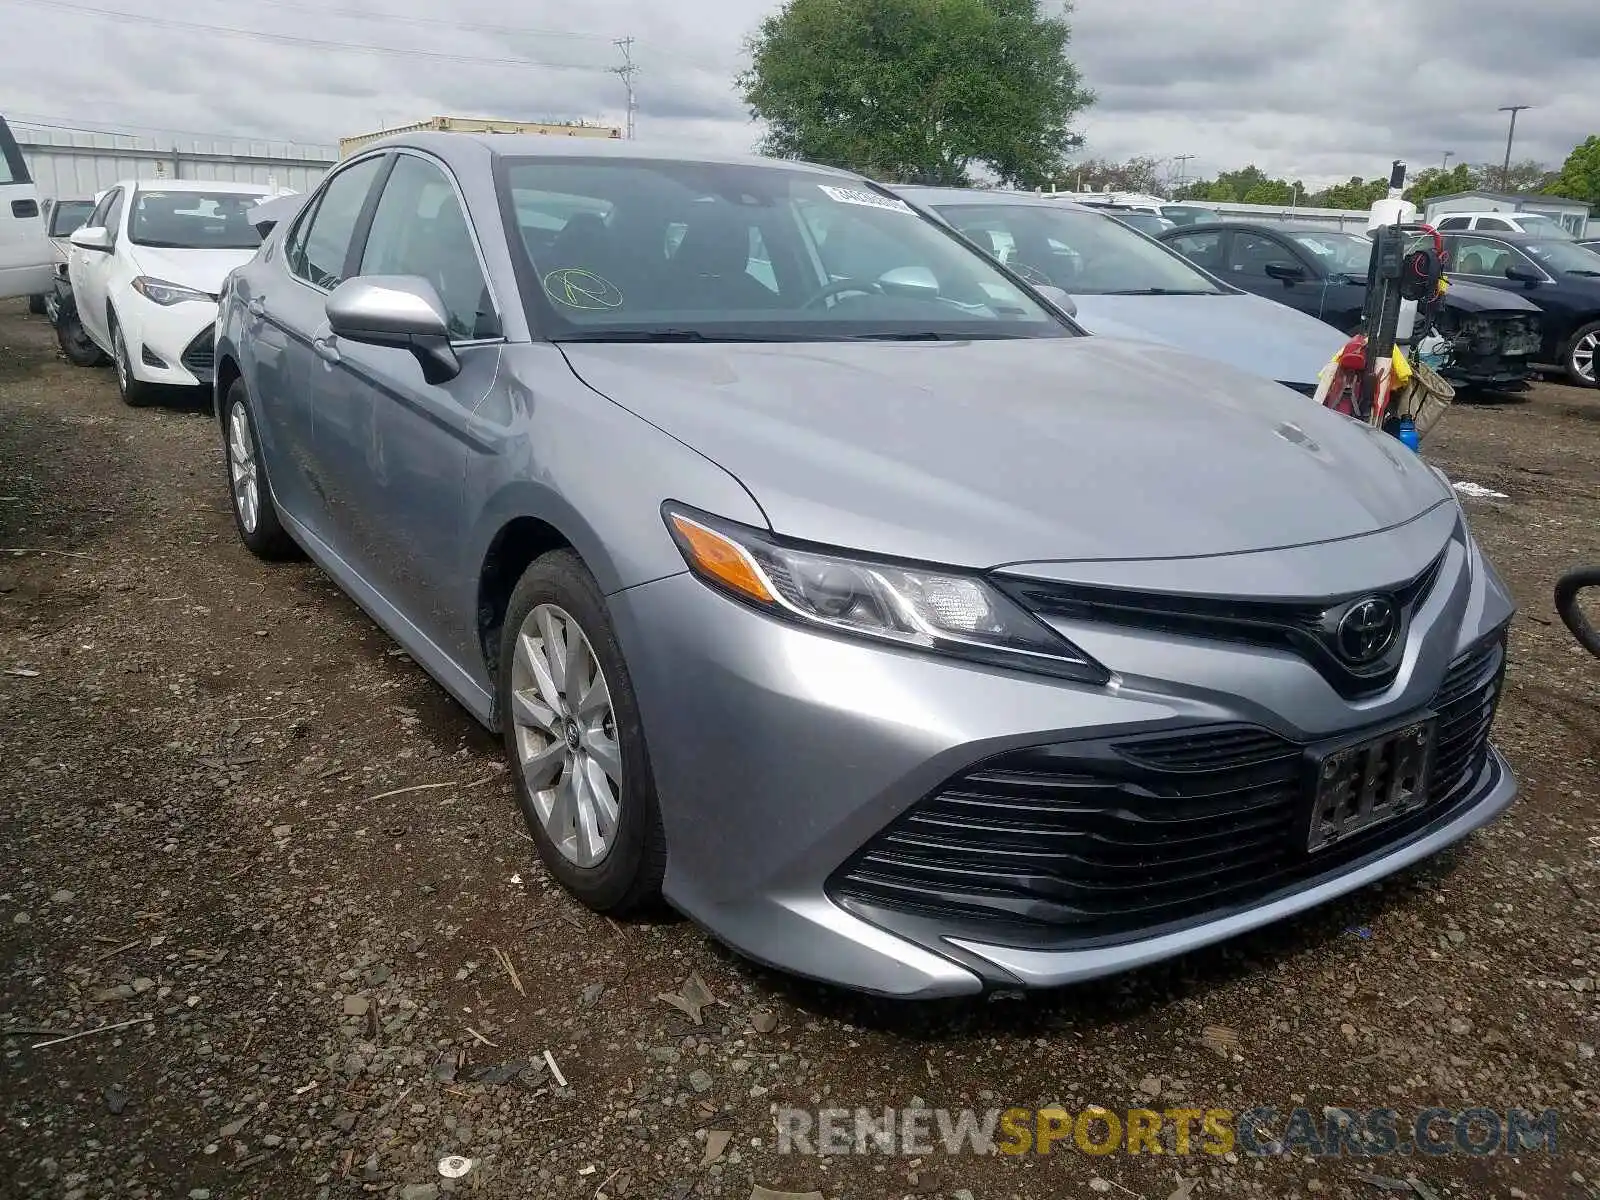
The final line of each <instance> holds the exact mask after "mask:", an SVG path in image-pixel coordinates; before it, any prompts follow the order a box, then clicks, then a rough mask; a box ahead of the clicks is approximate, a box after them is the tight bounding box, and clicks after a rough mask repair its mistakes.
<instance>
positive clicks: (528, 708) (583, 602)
mask: <svg viewBox="0 0 1600 1200" xmlns="http://www.w3.org/2000/svg"><path fill="white" fill-rule="evenodd" d="M503 629H504V632H503V633H502V635H501V644H500V663H499V671H498V685H497V686H498V688H499V709H500V714H501V724H502V727H503V729H504V736H505V746H506V754H507V756H508V757H509V758H510V760H511V768H512V770H513V771H514V772H515V776H516V785H517V799H518V802H519V803H520V804H521V807H522V815H523V817H524V819H525V820H526V821H527V823H528V828H529V830H530V831H531V832H532V834H533V840H534V844H535V845H536V846H537V847H538V849H539V857H540V858H541V859H542V860H543V861H544V865H545V867H546V868H547V869H548V870H549V872H550V873H551V874H552V875H553V876H555V877H556V879H557V880H559V881H560V882H561V884H562V885H563V886H564V887H565V888H566V889H567V890H568V891H570V892H572V893H573V895H575V896H577V897H578V899H580V900H582V901H583V902H584V903H585V904H586V905H588V906H589V907H590V908H592V909H595V910H596V911H597V912H608V913H621V912H628V911H631V910H635V909H638V908H642V907H645V906H647V905H649V904H650V903H651V902H653V901H654V900H655V899H656V898H657V897H658V896H659V895H660V892H661V879H662V876H663V874H664V873H665V870H666V861H667V853H666V837H665V834H664V832H663V830H662V827H661V814H660V810H659V808H658V807H657V804H656V795H655V782H654V778H653V776H652V774H651V771H650V760H649V756H648V754H647V753H646V750H645V743H644V730H643V728H642V727H641V725H640V721H639V708H638V703H637V701H636V700H635V697H634V694H633V684H632V683H631V681H630V680H629V677H628V668H627V665H626V664H625V663H624V662H623V659H622V651H621V648H620V647H619V646H618V645H617V639H616V635H615V633H614V632H613V631H612V628H611V620H610V618H609V617H608V616H607V615H606V608H605V600H604V598H603V597H602V596H601V594H600V588H599V585H598V584H596V583H595V581H594V577H593V576H592V575H590V574H589V571H588V569H587V568H586V567H585V566H584V565H583V562H582V560H581V559H579V558H578V556H577V555H576V554H574V553H572V552H571V551H570V550H559V551H555V552H553V553H551V554H547V555H545V556H544V557H542V558H540V559H538V560H536V561H535V562H534V563H533V565H532V566H530V567H529V568H528V570H527V572H526V573H525V574H524V575H523V577H522V579H521V581H520V582H519V583H518V584H517V587H516V590H515V591H513V592H512V594H511V602H510V604H509V605H508V607H507V610H506V619H505V624H504V626H503Z"/></svg>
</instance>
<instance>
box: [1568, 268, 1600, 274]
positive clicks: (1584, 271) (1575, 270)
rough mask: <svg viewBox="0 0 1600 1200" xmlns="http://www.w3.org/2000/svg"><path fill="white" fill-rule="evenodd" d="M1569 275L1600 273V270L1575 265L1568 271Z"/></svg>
mask: <svg viewBox="0 0 1600 1200" xmlns="http://www.w3.org/2000/svg"><path fill="white" fill-rule="evenodd" d="M1567 274H1568V275H1600V271H1591V270H1590V269H1589V268H1588V267H1574V268H1573V269H1572V270H1570V271H1568V272H1567Z"/></svg>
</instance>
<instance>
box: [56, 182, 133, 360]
mask: <svg viewBox="0 0 1600 1200" xmlns="http://www.w3.org/2000/svg"><path fill="white" fill-rule="evenodd" d="M123 197H124V189H122V188H120V187H114V188H112V189H111V190H110V191H108V192H107V193H106V194H105V195H104V196H102V197H101V198H100V203H99V204H97V205H96V206H95V210H94V213H93V214H92V215H91V216H90V217H89V219H88V220H87V221H85V222H84V228H86V229H105V230H106V231H107V232H108V233H110V235H111V246H110V249H107V250H85V249H84V248H83V247H82V246H74V247H73V248H72V256H71V257H70V259H69V260H68V262H67V277H68V279H70V280H71V282H72V300H73V303H74V304H76V305H77V308H78V320H79V321H80V322H81V323H82V325H83V329H84V332H85V333H87V334H88V335H89V337H90V339H91V340H92V341H94V342H95V343H96V344H97V345H98V346H99V347H100V349H102V350H104V351H105V352H106V353H107V354H109V353H110V352H111V327H110V324H109V323H108V321H107V313H108V309H107V305H106V297H107V293H108V289H109V287H110V281H111V276H112V273H113V270H114V267H115V263H114V262H113V261H112V260H113V259H114V258H115V256H116V253H117V245H118V243H119V242H120V240H121V236H120V226H121V222H122V212H123V208H124V205H123Z"/></svg>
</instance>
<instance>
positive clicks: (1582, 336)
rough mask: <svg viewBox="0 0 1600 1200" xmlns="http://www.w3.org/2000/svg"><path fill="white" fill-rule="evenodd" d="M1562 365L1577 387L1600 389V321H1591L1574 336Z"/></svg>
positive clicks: (1568, 345)
mask: <svg viewBox="0 0 1600 1200" xmlns="http://www.w3.org/2000/svg"><path fill="white" fill-rule="evenodd" d="M1562 365H1563V366H1564V367H1566V369H1567V378H1568V379H1569V380H1571V381H1572V383H1573V384H1574V385H1576V386H1577V387H1600V321H1590V322H1589V323H1588V324H1587V325H1585V326H1584V327H1583V328H1581V329H1579V330H1578V332H1576V333H1574V334H1573V335H1572V339H1571V340H1570V341H1569V342H1568V343H1567V350H1566V354H1565V355H1564V356H1563V361H1562Z"/></svg>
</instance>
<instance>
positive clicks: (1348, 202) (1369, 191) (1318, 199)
mask: <svg viewBox="0 0 1600 1200" xmlns="http://www.w3.org/2000/svg"><path fill="white" fill-rule="evenodd" d="M1388 194H1389V180H1388V179H1387V178H1384V179H1362V178H1361V176H1359V175H1352V176H1350V178H1349V180H1348V181H1347V182H1345V183H1336V184H1334V185H1333V186H1332V187H1330V188H1324V189H1323V190H1322V191H1320V192H1315V193H1313V194H1312V196H1311V198H1310V199H1309V200H1308V201H1307V203H1308V204H1313V205H1315V206H1316V207H1318V208H1345V209H1351V210H1358V209H1363V208H1371V207H1372V206H1373V205H1374V204H1375V203H1377V202H1378V201H1379V200H1382V199H1383V198H1384V197H1385V196H1387V195H1388Z"/></svg>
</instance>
